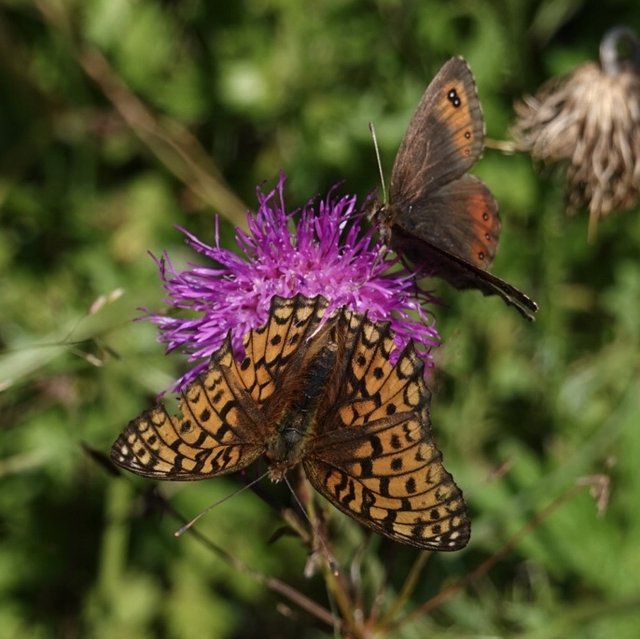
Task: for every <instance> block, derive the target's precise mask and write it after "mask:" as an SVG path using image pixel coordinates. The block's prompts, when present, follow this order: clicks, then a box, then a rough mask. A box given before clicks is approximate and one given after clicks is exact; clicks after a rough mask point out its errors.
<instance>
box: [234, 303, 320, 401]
mask: <svg viewBox="0 0 640 639" xmlns="http://www.w3.org/2000/svg"><path fill="white" fill-rule="evenodd" d="M326 306H327V303H326V301H325V300H323V299H322V298H320V297H316V298H313V299H309V298H306V297H304V296H302V295H299V296H297V297H295V298H291V299H284V298H279V297H277V298H274V301H273V302H272V305H271V311H270V316H269V321H268V322H267V324H265V325H264V326H262V327H260V328H257V329H255V330H253V331H250V332H249V333H248V334H247V336H246V337H245V340H244V348H245V357H244V359H243V360H242V361H241V362H240V363H237V362H234V363H235V366H236V370H237V374H238V376H239V377H240V378H241V379H242V380H243V382H244V385H245V388H246V389H247V391H248V392H249V394H250V395H251V397H252V398H253V399H254V400H255V401H257V402H263V401H265V400H266V399H267V398H268V397H270V396H271V395H272V394H273V393H274V391H275V390H276V388H277V386H278V383H279V380H281V379H282V371H283V370H284V369H286V368H287V367H289V366H290V365H291V359H292V357H294V356H296V355H297V356H298V357H300V356H302V355H303V354H304V352H305V348H303V349H300V347H304V346H305V344H304V342H305V339H306V338H307V337H308V335H309V334H310V333H311V332H313V331H314V330H315V329H316V328H317V327H318V326H319V324H320V321H321V318H322V316H323V314H324V311H325V309H326Z"/></svg>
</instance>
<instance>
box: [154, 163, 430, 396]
mask: <svg viewBox="0 0 640 639" xmlns="http://www.w3.org/2000/svg"><path fill="white" fill-rule="evenodd" d="M285 181H286V176H285V175H284V173H281V175H280V179H279V180H278V183H277V185H276V187H275V188H274V189H273V190H272V191H271V192H269V193H268V194H266V195H265V194H264V193H263V192H262V191H261V189H260V188H258V189H257V197H258V205H259V206H258V211H257V213H255V214H251V213H250V214H248V226H249V232H248V233H245V232H244V231H242V230H240V229H238V230H236V241H237V243H238V246H239V247H240V249H241V252H242V253H243V254H244V257H239V256H238V255H236V254H235V253H233V252H232V251H230V250H228V249H225V248H222V247H221V246H220V242H219V234H218V219H217V218H216V221H215V244H214V246H209V245H208V244H205V243H204V242H202V241H201V240H199V239H198V238H197V237H195V236H194V235H192V234H191V233H189V232H188V231H186V230H184V229H182V228H181V229H180V230H181V231H182V232H183V233H184V234H185V235H186V236H187V243H188V244H189V245H190V246H191V247H192V248H193V249H194V250H195V251H197V252H198V253H200V254H202V255H204V256H206V257H207V258H208V259H210V260H212V261H213V262H214V263H215V266H214V267H208V266H198V265H195V264H190V265H189V268H188V269H186V270H184V271H180V272H179V271H177V270H176V268H175V267H174V265H173V264H172V262H171V259H170V258H169V255H168V254H167V253H165V254H164V255H163V256H162V257H161V258H159V259H158V258H155V257H154V259H155V261H156V263H157V264H158V268H159V270H160V276H161V278H162V281H163V286H164V288H165V290H166V291H167V293H168V295H169V297H168V299H167V300H166V303H167V304H169V305H170V306H171V307H173V308H175V309H186V310H188V311H190V312H191V313H190V315H191V317H189V318H177V317H170V316H168V315H164V314H159V313H148V314H147V315H146V316H145V318H144V319H149V320H151V321H152V322H154V323H155V324H157V326H158V327H159V340H160V341H161V342H164V343H166V345H167V352H169V351H172V350H174V349H180V350H182V351H183V352H184V353H187V354H188V355H189V361H190V362H198V364H196V366H195V367H194V368H192V369H191V370H190V371H188V372H187V373H186V374H185V375H184V376H183V377H181V378H180V379H179V380H178V381H177V382H176V384H175V388H176V389H178V390H180V389H184V387H185V386H186V385H187V384H188V383H189V382H190V381H191V380H192V379H194V378H195V377H196V376H197V375H198V374H200V373H201V372H202V371H203V370H205V369H206V367H207V365H208V361H209V358H210V357H211V355H212V354H213V353H214V352H215V351H216V350H217V349H218V348H219V347H220V346H221V344H222V342H223V341H224V339H225V337H226V335H227V333H228V332H229V331H230V330H231V331H232V345H233V349H234V352H235V353H236V354H237V355H242V354H243V345H242V340H243V337H244V335H245V334H246V333H247V332H248V331H249V330H251V329H253V328H256V327H258V326H261V325H262V324H264V323H265V322H266V320H267V317H268V312H269V305H270V302H271V298H272V297H273V296H274V295H281V296H283V297H293V296H294V295H296V294H298V293H302V294H303V295H306V296H308V297H314V296H315V295H322V296H323V297H324V298H325V299H327V300H328V302H329V307H328V309H327V317H329V315H330V314H331V313H332V312H333V311H334V310H335V309H338V308H341V307H348V308H350V309H353V310H355V311H358V312H360V313H368V316H369V317H370V318H371V319H372V320H374V321H378V320H384V321H389V322H391V326H392V328H393V330H394V331H395V334H396V336H395V341H396V344H397V346H398V347H399V348H402V347H404V346H405V345H406V344H407V342H408V341H409V339H410V338H412V339H413V340H414V342H415V344H416V347H417V349H418V351H419V353H420V355H421V357H422V359H423V360H424V361H425V364H426V368H427V369H429V368H431V367H433V362H432V359H431V355H430V351H431V348H432V347H434V346H437V345H438V344H439V337H438V333H437V331H436V329H435V326H434V319H433V315H432V314H431V313H429V312H427V311H426V310H425V309H424V308H423V306H422V304H421V301H428V302H433V301H435V299H434V298H432V297H430V296H428V295H426V294H424V293H421V292H420V291H419V289H418V288H417V287H416V285H415V282H414V278H413V275H412V274H411V273H409V272H408V271H406V270H404V269H403V268H397V269H394V270H393V271H392V272H390V270H389V269H390V267H392V266H398V264H397V261H396V260H393V261H388V260H387V261H385V260H383V259H382V258H381V255H382V253H383V248H382V245H381V243H380V242H379V241H378V242H376V241H375V240H374V237H373V232H372V231H371V230H366V231H363V230H362V229H361V226H360V222H359V220H358V219H354V217H353V216H354V211H355V209H356V197H355V196H342V197H337V196H335V195H334V191H333V190H332V191H331V192H330V193H329V194H328V196H327V197H326V199H325V200H323V201H320V202H319V203H318V204H317V206H316V205H315V204H314V203H313V202H311V203H309V204H307V206H305V207H304V208H303V209H302V210H301V211H300V212H299V220H298V223H297V226H296V227H295V230H294V231H293V232H292V231H291V230H290V227H291V225H292V224H293V218H294V216H295V215H296V213H298V212H297V211H293V212H289V213H287V212H286V208H285V204H284V184H285ZM193 315H195V317H193Z"/></svg>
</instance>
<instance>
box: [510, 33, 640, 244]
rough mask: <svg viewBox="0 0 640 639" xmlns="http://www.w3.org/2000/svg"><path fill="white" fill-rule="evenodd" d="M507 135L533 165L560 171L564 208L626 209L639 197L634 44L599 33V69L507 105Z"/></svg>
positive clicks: (639, 60) (638, 79) (637, 55)
mask: <svg viewBox="0 0 640 639" xmlns="http://www.w3.org/2000/svg"><path fill="white" fill-rule="evenodd" d="M515 110H516V117H517V119H516V124H515V126H514V129H513V135H514V138H515V139H516V141H517V143H518V147H519V148H520V149H522V150H525V151H528V152H529V153H530V154H531V156H532V157H533V158H534V159H536V160H543V161H545V162H560V163H563V164H565V165H566V182H567V208H568V211H569V212H574V211H575V210H576V209H577V208H579V207H582V206H586V207H587V208H588V209H589V237H590V238H591V237H593V235H594V233H595V227H596V223H597V221H598V219H599V218H601V217H603V216H605V215H607V214H608V213H610V212H611V211H614V210H623V209H628V208H630V207H632V206H633V205H634V204H635V202H636V200H637V199H638V195H639V194H640V41H639V40H638V38H637V37H636V35H635V34H634V33H633V32H632V31H631V30H629V29H627V28H626V27H616V28H614V29H612V30H610V31H609V32H607V33H606V34H605V36H604V38H603V40H602V43H601V45H600V64H596V63H594V62H588V63H585V64H583V65H581V66H579V67H577V68H576V69H575V70H573V71H572V72H571V73H569V74H568V75H566V76H563V77H561V78H553V79H551V80H550V81H549V82H547V83H546V84H544V85H543V86H542V87H541V88H540V89H539V90H538V92H537V93H536V95H534V96H530V97H527V98H525V99H524V101H522V102H519V103H517V104H516V106H515Z"/></svg>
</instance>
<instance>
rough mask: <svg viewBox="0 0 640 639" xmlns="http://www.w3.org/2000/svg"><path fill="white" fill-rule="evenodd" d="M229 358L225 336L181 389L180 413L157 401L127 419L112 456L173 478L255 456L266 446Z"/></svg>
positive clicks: (229, 467)
mask: <svg viewBox="0 0 640 639" xmlns="http://www.w3.org/2000/svg"><path fill="white" fill-rule="evenodd" d="M232 364H233V356H232V353H231V345H230V341H229V339H227V340H226V341H225V344H224V345H223V346H222V348H221V349H220V350H219V351H218V352H217V353H216V355H215V356H214V358H213V360H212V362H211V364H210V366H209V369H208V370H207V371H206V372H205V373H203V374H202V375H200V376H199V377H198V378H197V379H195V380H194V381H193V382H192V383H191V384H190V385H189V386H188V387H187V389H186V390H185V392H184V393H183V394H182V395H181V397H180V400H179V409H180V412H179V414H178V415H175V416H171V415H170V414H169V413H168V412H167V411H166V409H165V408H164V406H162V405H160V406H157V407H156V408H154V409H152V410H151V411H147V412H145V413H143V414H142V415H141V416H140V417H138V418H137V419H135V420H133V421H131V422H129V424H128V425H127V427H126V428H125V430H124V432H123V433H122V434H121V435H120V437H119V438H118V440H117V441H116V443H115V444H114V446H113V449H112V451H111V457H112V459H113V460H114V461H115V462H116V463H117V464H118V465H120V466H122V467H124V468H126V469H128V470H131V471H133V472H135V473H138V474H140V475H144V476H146V477H155V478H159V479H175V480H193V479H201V478H203V477H212V476H215V475H220V474H223V473H229V472H234V471H237V470H240V469H241V468H244V467H245V466H247V465H248V464H250V463H251V462H252V461H254V460H255V459H256V458H257V457H259V456H260V454H261V453H262V451H263V448H264V447H263V444H262V441H261V439H260V430H259V428H256V425H255V424H254V422H253V420H252V419H251V416H252V415H254V414H256V410H255V406H254V402H253V401H252V400H251V398H250V397H249V396H248V395H247V393H246V392H244V390H243V384H242V381H241V380H240V379H239V378H238V376H237V375H236V374H235V373H234V369H233V368H232Z"/></svg>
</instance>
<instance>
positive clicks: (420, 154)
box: [390, 58, 484, 207]
mask: <svg viewBox="0 0 640 639" xmlns="http://www.w3.org/2000/svg"><path fill="white" fill-rule="evenodd" d="M483 146H484V119H483V117H482V110H481V108H480V102H479V100H478V93H477V90H476V84H475V80H474V79H473V74H472V73H471V70H470V69H469V65H468V64H467V63H466V62H465V61H464V60H463V59H462V58H452V59H451V60H449V61H448V62H446V63H445V64H444V65H443V66H442V68H441V69H440V71H439V72H438V73H437V75H436V76H435V77H434V79H433V80H432V81H431V83H430V84H429V86H428V87H427V89H426V91H425V92H424V94H423V96H422V98H421V100H420V103H419V104H418V107H417V108H416V112H415V114H414V115H413V118H412V119H411V122H410V123H409V126H408V128H407V132H406V134H405V136H404V139H403V140H402V143H401V145H400V148H399V150H398V154H397V155H396V160H395V162H394V165H393V171H392V173H391V189H390V200H391V202H393V203H394V204H396V205H398V206H401V207H406V206H409V205H411V203H412V202H413V200H414V199H415V198H416V197H418V196H419V195H420V194H423V193H425V192H433V191H435V190H436V189H438V188H439V187H440V186H442V185H443V184H446V183H448V182H451V181H452V180H454V179H456V178H459V177H461V176H462V175H464V174H465V173H466V172H467V171H468V170H469V169H470V168H471V167H472V166H473V164H474V163H475V162H476V161H477V160H478V158H479V157H480V155H481V153H482V149H483Z"/></svg>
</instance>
